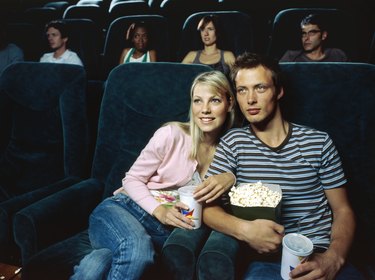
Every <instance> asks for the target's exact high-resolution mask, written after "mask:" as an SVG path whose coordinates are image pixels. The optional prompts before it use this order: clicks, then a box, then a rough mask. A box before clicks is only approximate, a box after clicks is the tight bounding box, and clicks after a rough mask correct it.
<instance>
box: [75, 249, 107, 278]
mask: <svg viewBox="0 0 375 280" xmlns="http://www.w3.org/2000/svg"><path fill="white" fill-rule="evenodd" d="M111 262H112V252H111V250H109V249H107V248H103V249H95V250H93V251H92V252H91V253H90V254H88V255H86V256H85V257H84V258H83V259H82V260H81V262H80V264H79V266H75V267H74V274H73V276H72V277H70V280H104V279H106V278H107V274H108V271H109V269H110V267H111Z"/></svg>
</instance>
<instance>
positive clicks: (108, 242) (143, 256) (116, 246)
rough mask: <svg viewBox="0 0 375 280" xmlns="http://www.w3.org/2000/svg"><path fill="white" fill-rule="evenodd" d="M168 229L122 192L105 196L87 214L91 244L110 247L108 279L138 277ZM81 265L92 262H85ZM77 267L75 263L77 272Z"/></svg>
mask: <svg viewBox="0 0 375 280" xmlns="http://www.w3.org/2000/svg"><path fill="white" fill-rule="evenodd" d="M170 233H171V229H170V228H169V227H166V226H164V225H163V224H161V223H160V222H159V221H158V220H157V219H156V218H154V217H152V216H151V215H150V214H148V213H147V212H145V211H144V210H143V209H142V208H141V207H140V206H139V205H138V204H137V203H135V202H134V201H133V200H132V199H130V198H129V197H128V196H126V195H124V194H121V193H120V194H117V195H116V196H113V197H110V198H107V199H105V200H104V201H103V202H102V203H101V204H99V206H98V207H97V208H96V209H95V210H94V211H93V213H92V214H91V216H90V226H89V236H90V241H91V244H92V246H93V247H94V248H95V249H100V248H108V249H110V250H111V251H112V264H111V268H110V270H109V273H108V279H112V280H115V279H121V280H124V279H140V278H141V277H142V275H143V273H144V272H145V271H147V270H148V269H150V268H151V266H152V264H154V262H155V256H156V252H160V250H161V248H162V246H163V244H164V242H165V240H166V239H167V237H168V236H169V234H170ZM92 254H96V252H95V251H94V252H93V253H92ZM93 261H95V262H97V261H98V259H93ZM82 265H85V266H91V264H88V262H85V263H82ZM82 269H85V268H84V267H83V268H82ZM79 271H80V268H79V267H78V268H77V269H76V273H79Z"/></svg>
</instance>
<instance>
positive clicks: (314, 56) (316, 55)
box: [305, 48, 325, 60]
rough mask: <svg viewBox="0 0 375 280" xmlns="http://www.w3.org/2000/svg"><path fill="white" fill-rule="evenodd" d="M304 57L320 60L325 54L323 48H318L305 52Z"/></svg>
mask: <svg viewBox="0 0 375 280" xmlns="http://www.w3.org/2000/svg"><path fill="white" fill-rule="evenodd" d="M305 55H306V56H307V57H308V58H309V59H311V60H321V59H323V58H324V56H325V54H324V51H323V48H318V49H316V50H313V51H311V52H305Z"/></svg>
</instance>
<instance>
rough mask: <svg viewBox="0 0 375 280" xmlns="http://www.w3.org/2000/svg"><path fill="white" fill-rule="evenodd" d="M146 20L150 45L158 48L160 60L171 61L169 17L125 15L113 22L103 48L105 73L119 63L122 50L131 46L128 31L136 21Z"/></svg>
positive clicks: (157, 52)
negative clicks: (127, 39) (127, 36)
mask: <svg viewBox="0 0 375 280" xmlns="http://www.w3.org/2000/svg"><path fill="white" fill-rule="evenodd" d="M139 21H144V22H145V23H146V25H147V26H148V29H149V33H150V36H151V37H150V42H151V45H150V47H151V48H153V49H155V50H156V54H157V59H158V61H164V62H165V61H169V56H170V49H169V38H170V37H169V26H168V22H167V19H166V18H165V17H163V16H159V15H137V16H124V17H120V18H118V19H116V20H115V21H113V22H112V23H111V25H110V26H109V29H108V31H107V36H106V38H105V43H104V50H103V65H104V75H105V76H107V75H108V74H109V72H110V71H111V70H112V69H113V68H114V67H115V66H117V65H118V64H119V60H120V56H121V52H122V50H123V49H124V48H128V47H131V46H130V45H129V42H128V41H126V39H125V38H126V31H127V30H128V28H129V26H130V25H131V24H132V23H134V22H139Z"/></svg>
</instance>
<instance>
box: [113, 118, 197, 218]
mask: <svg viewBox="0 0 375 280" xmlns="http://www.w3.org/2000/svg"><path fill="white" fill-rule="evenodd" d="M191 145H192V143H191V138H190V136H189V135H187V134H186V133H184V132H183V131H182V130H181V129H180V128H179V127H178V126H176V125H167V126H163V127H161V128H159V129H158V130H157V131H156V132H155V134H154V136H153V137H152V138H151V139H150V141H149V142H148V144H147V145H146V147H145V148H144V149H143V150H142V152H141V154H140V155H139V157H138V158H137V160H136V161H135V162H134V164H133V166H132V167H131V168H130V170H129V171H128V172H127V173H126V174H125V178H124V179H123V180H122V187H121V188H119V189H118V190H116V191H115V192H114V194H117V193H119V192H123V191H125V192H126V193H127V195H129V196H130V197H131V198H132V199H133V200H134V201H135V202H137V203H138V204H139V205H140V206H141V207H142V208H143V209H144V210H145V211H147V212H148V213H149V214H151V215H152V213H153V212H154V210H155V208H156V207H158V206H159V205H160V203H159V202H158V201H156V199H155V198H154V197H153V196H152V195H151V193H150V190H151V189H165V188H170V187H180V186H184V185H186V184H187V183H188V182H189V181H190V180H191V178H192V176H193V174H194V172H195V170H196V168H197V165H198V163H197V161H196V160H192V159H189V154H190V151H191Z"/></svg>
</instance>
